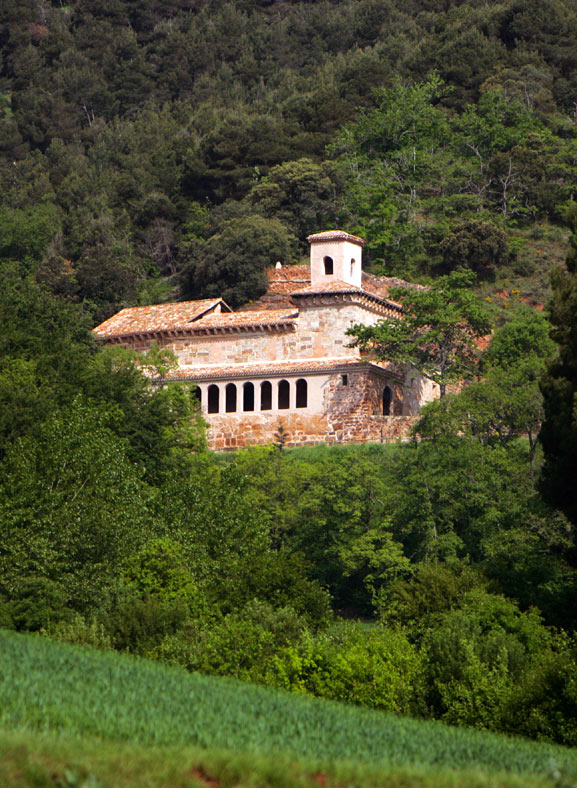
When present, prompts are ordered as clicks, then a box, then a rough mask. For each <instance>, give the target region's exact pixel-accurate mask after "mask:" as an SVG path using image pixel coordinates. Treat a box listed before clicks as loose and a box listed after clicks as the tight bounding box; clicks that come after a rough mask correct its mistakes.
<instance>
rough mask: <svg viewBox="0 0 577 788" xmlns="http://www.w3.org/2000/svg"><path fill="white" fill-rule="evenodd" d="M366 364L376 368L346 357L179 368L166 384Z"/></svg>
mask: <svg viewBox="0 0 577 788" xmlns="http://www.w3.org/2000/svg"><path fill="white" fill-rule="evenodd" d="M367 364H370V365H371V366H378V365H377V364H373V363H372V362H370V361H368V360H366V359H359V358H354V357H351V356H346V357H342V358H311V359H303V360H299V361H256V362H255V361H253V362H251V363H250V364H227V365H218V364H212V365H210V364H208V365H206V366H202V367H187V366H182V367H179V368H178V369H176V370H174V371H173V372H171V373H170V374H169V375H168V376H167V378H166V379H167V380H191V381H201V380H216V379H222V380H225V379H230V378H259V379H260V378H267V377H278V376H281V377H282V376H283V375H300V374H311V373H321V372H331V371H333V370H335V369H343V368H346V369H349V368H351V367H358V366H363V367H366V366H367Z"/></svg>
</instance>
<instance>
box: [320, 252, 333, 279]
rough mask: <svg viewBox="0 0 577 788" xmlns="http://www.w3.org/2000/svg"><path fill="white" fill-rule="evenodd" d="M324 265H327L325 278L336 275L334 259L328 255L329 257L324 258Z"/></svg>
mask: <svg viewBox="0 0 577 788" xmlns="http://www.w3.org/2000/svg"><path fill="white" fill-rule="evenodd" d="M323 263H324V264H325V276H332V275H333V273H334V264H333V258H332V257H329V256H328V255H327V257H325V258H324V260H323Z"/></svg>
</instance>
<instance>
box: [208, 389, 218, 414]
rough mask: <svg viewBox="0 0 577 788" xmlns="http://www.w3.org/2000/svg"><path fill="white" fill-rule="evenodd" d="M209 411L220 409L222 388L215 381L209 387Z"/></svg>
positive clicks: (214, 411)
mask: <svg viewBox="0 0 577 788" xmlns="http://www.w3.org/2000/svg"><path fill="white" fill-rule="evenodd" d="M207 410H208V412H209V413H218V411H219V410H220V389H219V388H218V386H215V385H214V383H213V384H212V385H211V386H209V387H208V408H207Z"/></svg>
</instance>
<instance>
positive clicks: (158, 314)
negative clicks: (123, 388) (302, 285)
mask: <svg viewBox="0 0 577 788" xmlns="http://www.w3.org/2000/svg"><path fill="white" fill-rule="evenodd" d="M219 304H222V305H223V306H224V307H225V308H226V309H227V310H228V309H230V307H228V306H227V305H226V304H225V303H224V301H222V300H221V299H213V300H206V301H183V302H181V303H178V304H156V305H154V306H137V307H131V308H129V309H123V310H121V311H120V312H118V314H116V315H114V316H113V317H111V318H109V319H108V320H106V321H105V322H104V323H102V324H101V325H99V326H97V327H96V328H94V329H93V333H94V334H95V335H96V337H97V338H98V339H114V338H125V337H130V336H135V335H143V334H144V335H146V334H159V333H160V334H162V333H165V332H179V333H182V332H185V333H186V334H202V333H210V332H213V331H227V330H237V329H243V328H247V329H250V328H259V327H265V326H266V327H274V326H282V325H290V324H291V323H292V322H294V320H295V318H297V317H298V313H299V312H298V309H297V308H296V307H295V306H294V305H293V304H291V305H290V308H288V309H263V310H261V311H258V312H232V311H226V312H213V311H212V309H213V308H214V307H215V306H217V305H219Z"/></svg>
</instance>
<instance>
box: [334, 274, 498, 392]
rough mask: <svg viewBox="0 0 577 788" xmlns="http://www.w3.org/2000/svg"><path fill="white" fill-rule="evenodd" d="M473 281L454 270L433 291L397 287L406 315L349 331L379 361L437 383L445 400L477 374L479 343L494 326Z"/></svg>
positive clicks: (394, 293) (395, 291)
mask: <svg viewBox="0 0 577 788" xmlns="http://www.w3.org/2000/svg"><path fill="white" fill-rule="evenodd" d="M473 281H474V275H473V274H472V273H470V272H453V273H452V274H449V275H448V276H444V277H440V278H439V279H438V280H436V282H435V283H434V284H433V285H431V286H430V287H402V288H395V289H394V290H392V291H391V295H392V297H393V298H396V299H398V300H399V301H401V302H402V304H403V309H404V311H403V315H402V317H399V318H395V319H388V320H381V321H380V322H379V323H377V324H376V325H375V326H360V325H356V326H353V327H352V328H351V329H349V331H348V333H349V334H350V335H351V336H353V337H355V339H354V345H356V346H358V347H360V348H361V349H362V350H365V351H369V352H371V353H374V354H375V355H376V357H377V358H379V359H384V360H387V361H391V362H393V363H403V364H409V365H410V366H411V367H413V368H414V369H415V371H417V372H419V373H420V374H422V375H424V376H425V377H427V378H429V379H430V380H432V381H433V382H434V383H436V384H437V385H438V386H439V388H440V391H441V396H442V397H443V396H444V395H445V392H446V387H447V385H448V384H449V383H455V382H457V381H458V380H459V379H461V378H462V377H464V376H467V375H471V374H472V373H473V372H474V370H475V367H476V364H477V362H478V359H479V355H480V354H479V349H478V347H477V345H476V344H475V340H476V339H478V338H479V337H482V336H484V335H485V334H487V333H488V332H489V330H490V327H491V322H490V320H489V317H488V315H487V313H486V311H485V309H484V307H483V306H482V304H481V302H480V301H479V299H478V298H477V296H476V295H475V294H474V293H473V292H472V291H471V290H470V287H471V284H472V282H473Z"/></svg>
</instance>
